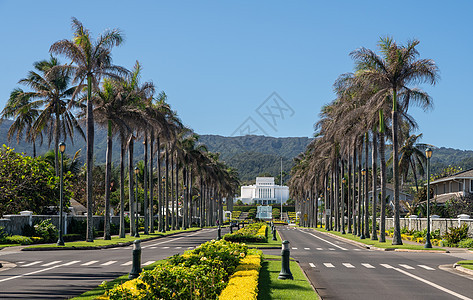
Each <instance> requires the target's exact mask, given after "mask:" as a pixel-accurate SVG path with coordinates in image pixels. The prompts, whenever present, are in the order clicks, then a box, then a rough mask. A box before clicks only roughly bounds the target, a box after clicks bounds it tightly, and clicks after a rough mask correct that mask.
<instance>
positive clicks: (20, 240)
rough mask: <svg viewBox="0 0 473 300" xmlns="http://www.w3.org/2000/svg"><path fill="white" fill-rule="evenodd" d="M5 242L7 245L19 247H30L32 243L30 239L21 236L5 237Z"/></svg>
mask: <svg viewBox="0 0 473 300" xmlns="http://www.w3.org/2000/svg"><path fill="white" fill-rule="evenodd" d="M5 241H6V242H7V243H8V244H20V245H31V244H33V241H32V240H31V238H29V237H27V236H22V235H12V236H7V237H6V238H5Z"/></svg>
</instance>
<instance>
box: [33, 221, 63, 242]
mask: <svg viewBox="0 0 473 300" xmlns="http://www.w3.org/2000/svg"><path fill="white" fill-rule="evenodd" d="M34 228H35V231H36V234H37V235H38V236H40V237H42V238H43V240H44V241H45V242H46V243H50V242H54V241H55V240H57V235H58V230H57V228H56V226H54V225H53V224H52V223H51V219H46V220H43V221H41V222H40V223H38V224H36V225H35V226H34Z"/></svg>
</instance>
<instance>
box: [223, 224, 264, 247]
mask: <svg viewBox="0 0 473 300" xmlns="http://www.w3.org/2000/svg"><path fill="white" fill-rule="evenodd" d="M263 226H265V230H264V232H261V228H262V227H263ZM223 239H224V240H226V241H230V242H235V243H264V242H267V241H268V233H267V225H266V223H264V222H257V223H253V224H248V225H247V226H245V227H243V228H242V229H240V230H238V231H236V232H234V233H232V234H226V235H224V236H223Z"/></svg>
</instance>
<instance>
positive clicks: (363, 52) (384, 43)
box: [351, 37, 438, 245]
mask: <svg viewBox="0 0 473 300" xmlns="http://www.w3.org/2000/svg"><path fill="white" fill-rule="evenodd" d="M418 44H419V41H417V40H413V41H410V42H408V43H407V45H406V46H403V45H398V44H396V42H395V41H394V40H393V39H392V38H389V37H388V38H381V39H380V42H379V44H378V46H379V48H380V51H381V54H382V56H379V55H377V54H376V53H375V52H373V51H372V50H369V49H366V48H360V49H358V50H356V51H353V52H352V53H351V56H352V57H353V58H354V59H355V65H356V70H357V76H358V77H359V78H360V79H362V80H364V81H365V82H369V83H371V84H374V85H376V87H377V88H378V89H379V90H378V92H377V93H376V94H375V95H374V96H373V97H372V101H373V102H374V103H382V102H384V101H386V99H389V98H390V99H391V100H392V107H391V109H392V127H393V130H392V143H393V152H394V160H393V175H394V236H393V245H401V244H402V240H401V231H400V219H399V218H400V215H399V143H398V126H399V125H398V112H399V110H401V111H406V110H407V109H408V107H409V105H410V101H415V102H417V104H420V105H421V106H422V107H423V108H428V107H429V105H430V103H431V99H430V97H429V95H428V94H427V93H426V92H424V91H422V90H420V89H417V88H410V87H409V86H410V85H411V84H416V83H430V84H435V83H436V82H437V80H438V68H437V66H436V65H435V62H434V61H433V60H430V59H417V57H418V56H419V52H418V51H417V49H416V46H417V45H418ZM401 94H402V96H401ZM380 115H381V116H382V115H383V114H380Z"/></svg>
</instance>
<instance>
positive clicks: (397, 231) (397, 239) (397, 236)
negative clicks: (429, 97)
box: [392, 90, 402, 245]
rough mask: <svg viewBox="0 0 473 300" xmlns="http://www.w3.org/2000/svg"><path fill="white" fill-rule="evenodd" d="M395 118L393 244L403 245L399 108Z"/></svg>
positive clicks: (393, 133) (393, 113)
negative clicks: (400, 201) (400, 204)
mask: <svg viewBox="0 0 473 300" xmlns="http://www.w3.org/2000/svg"><path fill="white" fill-rule="evenodd" d="M393 98H394V99H393V101H394V102H396V91H395V90H394V92H393ZM392 120H393V125H392V126H393V132H392V135H393V176H394V235H393V242H392V244H393V245H402V238H401V220H400V210H399V209H400V207H399V145H398V115H397V110H396V109H394V107H393V111H392Z"/></svg>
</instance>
